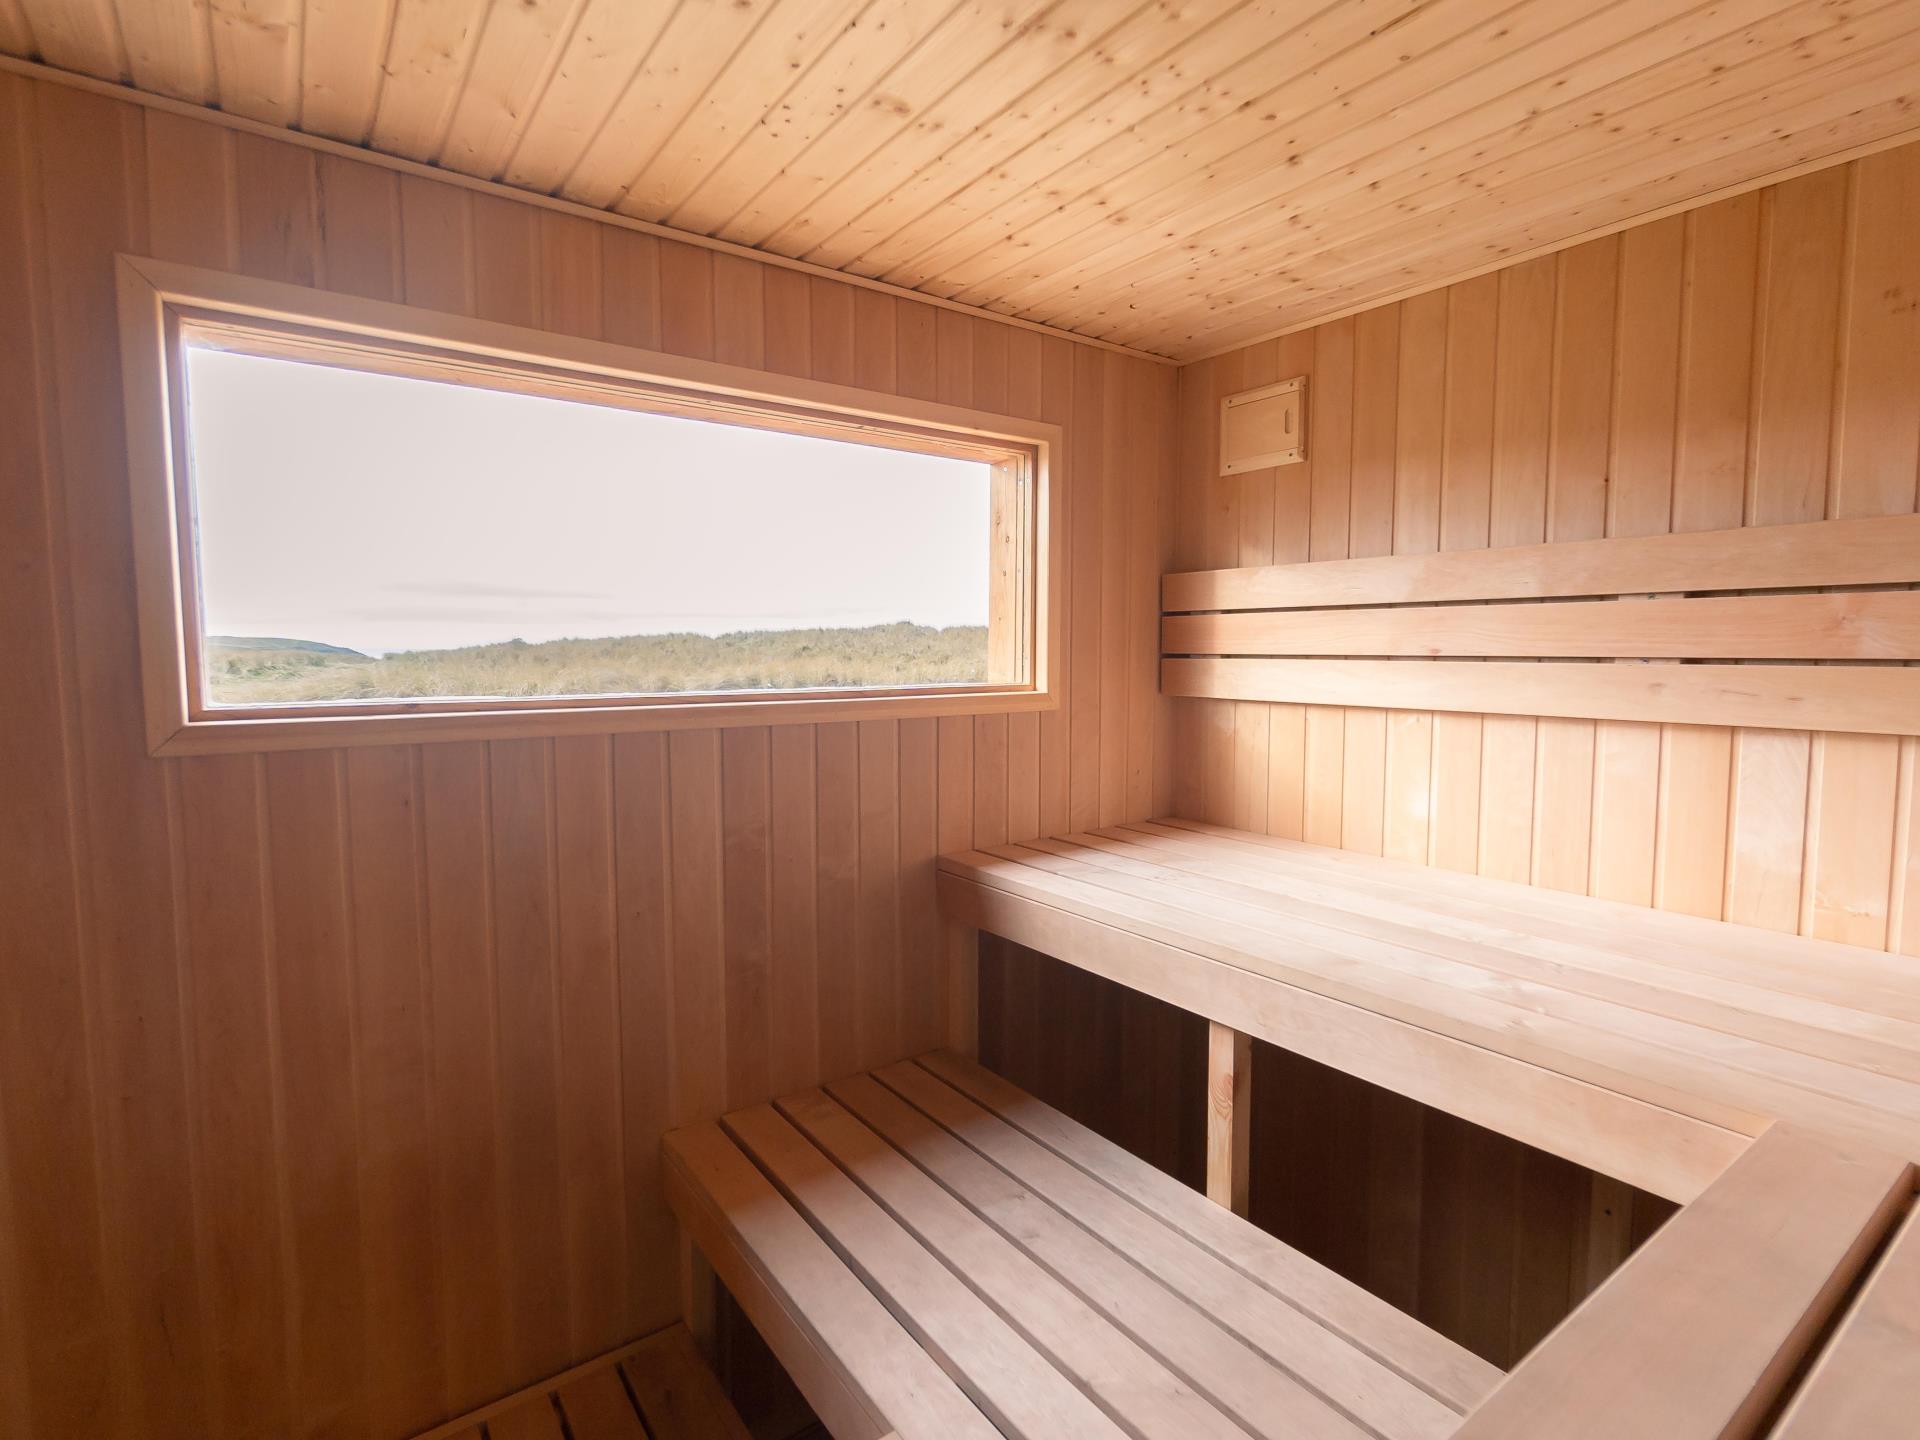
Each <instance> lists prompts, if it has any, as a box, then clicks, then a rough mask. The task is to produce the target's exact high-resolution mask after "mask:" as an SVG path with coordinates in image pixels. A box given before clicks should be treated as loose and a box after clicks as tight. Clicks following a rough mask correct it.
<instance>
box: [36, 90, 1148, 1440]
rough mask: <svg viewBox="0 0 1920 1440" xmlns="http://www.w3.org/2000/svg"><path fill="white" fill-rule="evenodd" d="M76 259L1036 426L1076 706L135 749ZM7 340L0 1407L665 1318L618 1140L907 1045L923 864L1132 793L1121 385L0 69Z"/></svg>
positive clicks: (921, 931)
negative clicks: (170, 267)
mask: <svg viewBox="0 0 1920 1440" xmlns="http://www.w3.org/2000/svg"><path fill="white" fill-rule="evenodd" d="M115 251H130V252H135V253H151V254H155V255H160V256H163V257H166V258H172V259H179V260H185V261H190V262H193V263H200V264H208V265H214V266H221V267H226V268H238V269H241V270H244V271H247V272H250V273H254V274H258V275H263V276H271V277H274V278H281V279H291V280H297V281H302V282H306V283H314V284H319V285H322V286H327V287H331V288H335V289H340V290H350V291H353V292H355V293H360V294H367V295H385V296H394V297H397V298H400V299H403V300H405V301H407V302H409V303H413V304H419V305H425V306H429V307H433V308H440V309H446V310H452V311H459V312H466V313H474V314H480V315H486V316H492V317H496V318H500V319H504V320H511V321H516V322H519V323H523V324H532V325H538V326H544V327H546V328H550V329H554V330H558V331H563V332H566V333H571V334H577V335H589V336H592V335H599V336H603V337H604V338H607V339H610V340H615V341H619V342H622V343H628V344H635V345H641V346H655V345H660V346H665V347H666V348H668V349H671V350H674V351H677V352H679V353H683V354H689V355H713V356H717V357H718V358H721V359H724V360H728V361H732V362H734V363H740V364H748V365H764V366H766V367H767V368H770V369H775V370H779V371H782V372H784V373H791V374H799V375H808V374H811V375H815V376H820V377H822V378H828V379H834V380H842V381H846V382H848V383H853V384H860V385H866V386H871V387H876V388H879V389H883V390H897V391H898V392H899V393H902V394H914V395H927V396H932V395H940V396H943V397H945V398H953V399H960V400H963V401H965V400H969V399H970V400H972V401H973V402H974V403H979V404H986V405H991V406H996V407H1005V408H1008V409H1010V410H1013V411H1016V412H1018V413H1021V414H1027V415H1040V416H1044V417H1045V418H1048V419H1051V420H1055V421H1057V422H1059V423H1061V424H1063V425H1065V426H1066V427H1067V430H1068V441H1067V451H1068V455H1067V464H1068V466H1069V467H1070V469H1069V473H1068V475H1067V477H1066V483H1067V486H1068V496H1069V505H1068V527H1069V534H1068V536H1067V546H1066V551H1067V555H1068V557H1069V561H1070V564H1071V566H1072V569H1071V572H1070V574H1069V576H1068V585H1067V589H1068V593H1069V604H1070V606H1071V607H1072V610H1073V612H1074V613H1072V614H1070V616H1069V629H1068V633H1069V635H1070V636H1071V637H1072V645H1071V648H1070V651H1069V654H1068V665H1069V676H1068V684H1069V687H1070V701H1069V705H1068V707H1067V708H1066V709H1064V710H1062V711H1059V712H1049V713H1047V714H1044V715H1037V716H1025V717H1016V718H1015V719H1013V720H1012V721H1009V720H1008V719H1007V718H1006V717H979V718H976V717H969V716H962V717H956V718H950V719H944V720H941V721H938V722H935V721H932V720H924V721H903V722H899V723H896V722H893V721H882V722H867V723H864V724H860V725H839V726H820V727H814V726H780V727H773V728H770V729H769V728H757V729H756V728H749V729H744V730H733V731H728V732H725V734H724V735H723V734H722V733H720V732H692V731H678V732H674V733H673V734H672V735H671V736H668V735H640V734H635V735H621V736H618V737H613V738H611V739H609V738H596V737H582V738H577V739H570V740H564V741H559V742H547V741H540V740H534V741H511V742H506V741H503V742H493V743H457V744H442V745H427V746H419V747H393V748H388V749H362V750H356V751H354V752H352V753H351V754H348V753H345V752H325V751H315V752H302V753H297V754H288V755H279V756H274V757H271V758H270V759H262V758H258V757H252V756H231V757H219V758H209V759H193V760H168V761H156V760H152V759H150V758H148V757H147V755H146V754H145V750H144V746H143V745H142V742H141V738H140V732H141V719H140V709H139V676H138V669H137V660H136V658H135V652H134V648H133V629H134V618H135V617H134V608H133V587H132V575H131V564H130V544H129V539H128V507H127V500H126V494H125V487H126V474H125V464H124V456H123V444H122V440H121V433H120V427H121V419H120V417H121V402H120V395H119V390H118V386H119V366H118V363H117V360H116V338H115V337H116V329H115V318H114V315H115V301H114V291H113V269H112V256H113V254H114V252H115ZM0 324H4V327H5V333H6V335H7V337H8V345H9V349H8V358H9V364H8V365H7V367H6V368H5V370H4V373H3V374H0V428H3V430H4V434H5V437H6V438H5V442H4V444H0V551H3V558H4V563H0V607H3V611H4V616H5V622H4V624H0V654H3V655H4V656H5V658H6V660H7V662H8V664H9V672H8V673H9V674H10V675H11V676H12V677H13V679H14V680H15V682H16V683H15V684H14V685H13V686H12V687H10V689H9V692H8V693H9V695H10V696H11V697H12V698H11V699H10V700H9V701H8V702H7V703H6V705H5V723H4V725H0V737H3V738H0V773H3V774H4V776H5V783H4V791H5V794H6V803H5V806H4V808H3V809H0V869H3V870H4V873H5V875H6V877H7V879H6V884H5V886H4V887H0V935H3V936H4V937H5V939H4V942H0V943H3V945H4V948H3V949H0V992H3V993H4V994H5V997H6V1000H5V1003H4V1004H3V1005H0V1430H4V1431H5V1433H6V1434H8V1435H9V1436H20V1437H23V1440H28V1437H31V1440H51V1437H66V1436H69V1435H77V1434H86V1435H94V1436H101V1437H112V1436H129V1437H131V1436H142V1437H146V1436H156V1437H158V1436H182V1437H188V1436H191V1437H201V1436H222V1435H232V1436H241V1435H245V1436H252V1435H260V1434H273V1435H289V1436H294V1435H308V1434H314V1435H317V1434H322V1433H325V1434H328V1435H337V1436H368V1437H390V1436H399V1435H405V1434H409V1433H412V1432H413V1431H415V1430H418V1429H421V1428H424V1427H425V1426H427V1425H429V1424H431V1423H433V1422H434V1421H436V1420H438V1419H440V1418H442V1417H444V1416H446V1415H449V1414H453V1413H457V1412H458V1411H461V1410H464V1409H466V1408H468V1407H470V1406H472V1405H474V1404H475V1403H477V1402H480V1401H483V1400H485V1399H487V1398H489V1397H491V1396H494V1395H498V1394H501V1393H504V1392H507V1391H511V1390H513V1389H515V1388H517V1387H519V1386H521V1385H524V1384H526V1383H528V1382H530V1381H532V1380H535V1379H537V1378H539V1377H541V1376H542V1375H544V1374H547V1373H550V1372H552V1371H554V1370H557V1369H559V1368H561V1367H562V1366H564V1365H566V1364H568V1363H570V1362H572V1361H576V1360H579V1359H582V1358H585V1357H586V1356H588V1355H590V1354H593V1353H596V1352H598V1351H601V1350H604V1349H605V1348H607V1347H608V1346H610V1345H612V1344H614V1343H615V1342H617V1341H619V1340H622V1339H625V1338H628V1337H631V1336H637V1335H639V1334H641V1333H643V1332H644V1331H646V1330H648V1329H651V1328H653V1327H655V1326H657V1325H659V1324H661V1323H663V1322H664V1321H665V1320H667V1319H668V1318H669V1317H670V1316H671V1314H672V1313H673V1311H674V1310H675V1308H676V1306H677V1295H676V1260H675V1249H674V1231H673V1226H672V1222H671V1220H670V1217H669V1216H668V1215H667V1214H666V1212H665V1209H664V1206H663V1204H662V1202H661V1198H660V1191H659V1184H658V1157H657V1148H658V1140H659V1136H660V1133H661V1132H662V1130H663V1129H664V1128H666V1127H668V1126H670V1125H673V1124H678V1123H682V1122H685V1121H687V1120H690V1119H693V1118H695V1117H699V1116H704V1115H711V1114H715V1113H718V1112H719V1111H721V1110H722V1109H724V1108H727V1107H730V1106H736V1105H741V1104H745V1103H749V1102H752V1101H755V1100H758V1099H761V1098H764V1097H765V1096H768V1095H770V1094H774V1093H778V1092H779V1091H782V1090H785V1089H789V1088H791V1087H794V1086H798V1085H801V1084H805V1083H812V1082H814V1081H817V1080H820V1079H823V1078H826V1077H828V1076H830V1075H833V1074H837V1073H840V1072H844V1071H846V1070H849V1069H852V1068H855V1067H857V1066H866V1065H871V1064H875V1063H878V1062H882V1061H885V1060H888V1059H890V1058H894V1057H897V1056H900V1055H904V1054H908V1053H911V1052H913V1051H917V1050H920V1049H924V1048H926V1047H928V1046H930V1045H932V1044H935V1043H938V1042H939V1041H940V1040H941V1039H942V1037H943V1036H944V1033H945V1016H944V1006H945V989H944V980H943V975H942V972H941V963H942V957H941V951H940V946H939V932H938V930H937V928H936V927H935V925H934V923H933V908H932V906H933V902H932V868H933V867H932V857H933V856H934V854H935V853H936V852H937V850H939V849H942V848H954V847H956V846H964V845H967V844H971V843H973V840H974V837H975V835H976V834H979V835H980V836H981V837H982V838H988V837H991V836H998V835H1001V834H1004V833H1011V832H1013V831H1014V830H1016V829H1017V830H1018V831H1019V832H1021V833H1025V834H1032V833H1034V832H1035V831H1036V830H1039V829H1047V830H1059V829H1063V828H1065V826H1066V824H1067V823H1068V816H1069V813H1071V814H1072V815H1073V816H1074V817H1075V818H1076V819H1078V820H1080V821H1084V822H1086V823H1092V822H1093V821H1095V820H1102V821H1111V820H1118V819H1123V818H1133V817H1143V816H1145V815H1147V814H1148V813H1150V812H1151V811H1152V810H1153V809H1154V808H1155V805H1156V797H1163V798H1164V797H1166V796H1169V795H1170V794H1171V791H1172V777H1171V774H1170V772H1169V770H1168V769H1167V765H1168V763H1169V762H1170V758H1171V756H1172V754H1173V749H1172V746H1171V744H1170V741H1169V739H1168V737H1167V736H1166V735H1165V734H1164V733H1163V723H1162V722H1163V715H1164V708H1163V703H1162V702H1161V701H1160V699H1159V698H1158V696H1157V694H1156V692H1155V690H1154V688H1153V676H1154V674H1155V664H1156V661H1155V655H1156V645H1155V635H1154V625H1153V624H1152V623H1151V617H1152V615H1153V613H1154V611H1155V610H1156V609H1157V582H1158V575H1159V573H1160V572H1161V571H1162V570H1163V569H1165V568H1167V561H1168V560H1169V558H1170V556H1169V555H1168V553H1167V548H1168V542H1167V540H1166V538H1165V535H1164V532H1163V528H1162V527H1163V524H1164V523H1165V522H1166V521H1167V520H1169V519H1170V517H1171V514H1172V510H1171V505H1170V493H1171V492H1170V486H1169V485H1168V484H1167V481H1168V478H1169V472H1170V467H1171V459H1172V454H1173V443H1172V437H1171V434H1170V432H1169V429H1168V427H1169V426H1170V424H1171V418H1172V415H1173V413H1174V400H1173V394H1174V384H1175V380H1174V374H1173V372H1172V371H1171V370H1169V369H1167V368H1165V367H1161V366H1157V365H1152V364H1149V363H1147V362H1144V361H1136V360H1132V359H1130V358H1126V357H1122V356H1118V355H1114V354H1112V353H1110V352H1104V351H1097V350H1092V349H1089V348H1087V347H1083V346H1080V345H1077V344H1075V343H1073V342H1071V341H1069V340H1066V339H1064V338H1059V337H1054V336H1040V335H1037V334H1035V333H1033V332H1031V331H1021V330H1008V329H1005V328H1003V327H1000V326H997V325H995V324H992V323H990V322H987V321H984V320H980V319H977V318H975V317H969V316H963V315H958V314H956V313H954V312H951V311H944V310H941V311H936V310H934V309H932V308H930V307H924V306H919V305H917V304H915V303H913V302H910V301H901V300H897V299H895V298H894V297H892V296H889V295H884V294H879V293H876V292H872V291H859V290H855V289H853V288H852V287H847V286H843V285H840V284H838V283H837V282H834V281H831V280H827V279H822V278H818V277H806V276H799V275H796V274H795V273H794V272H792V271H787V270H779V269H765V268H763V267H761V266H760V265H758V264H757V263H755V262H752V261H749V260H744V259H740V258H737V257H731V256H718V257H716V256H715V255H714V254H713V253H712V252H711V251H708V250H705V249H699V248H694V247H691V246H686V245H681V244H679V243H677V242H674V241H671V240H665V239H661V238H657V237H654V236H650V235H642V234H636V233H634V232H632V231H628V230H622V229H618V228H615V227H611V226H601V225H599V224H597V223H594V222H591V221H587V220H584V219H580V218H577V217H572V216H562V215H556V214H553V213H551V212H547V211H542V210H540V209H538V208H537V207H534V206H526V205H520V204H517V203H515V202H512V201H508V200H504V199H500V198H497V197H492V196H486V195H476V194H474V193H472V192H470V191H467V190H463V189H458V188H454V187H450V186H445V185H441V184H439V183H437V182H434V181H432V180H427V179H423V178H418V177H413V176H404V177H402V176H396V175H394V174H393V173H392V172H391V171H388V170H384V169H379V168H376V167H372V166H366V165H361V164H359V163H358V162H354V161H351V160H347V159H342V158H337V157H333V156H327V157H316V156H315V155H314V153H313V152H311V151H309V150H306V149H302V148H299V147H297V146H294V145H289V144H282V143H281V142H278V141H274V140H270V139H265V138H261V137H259V136H252V135H236V134H234V133H233V132H231V131H228V130H225V129H222V128H219V127H217V126H213V125H208V124H203V123H200V122H197V121H192V120H186V119H182V118H178V117H175V116H171V115H167V114H162V113H157V112H154V111H151V110H145V109H141V108H138V107H135V106H133V105H129V104H125V103H122V102H119V101H115V100H110V99H107V98H103V97H100V96H95V95H90V94H87V93H83V92H80V91H76V90H72V89H68V88H65V87H61V86H54V85H45V84H41V83H38V82H33V81H29V80H26V79H23V78H21V77H19V76H16V75H0ZM1114 427H1124V431H1123V433H1111V432H1113V430H1114Z"/></svg>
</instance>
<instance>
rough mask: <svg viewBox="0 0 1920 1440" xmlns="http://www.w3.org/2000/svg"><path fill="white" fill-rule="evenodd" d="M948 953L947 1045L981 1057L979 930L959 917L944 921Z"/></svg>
mask: <svg viewBox="0 0 1920 1440" xmlns="http://www.w3.org/2000/svg"><path fill="white" fill-rule="evenodd" d="M941 930H942V932H943V934H942V943H943V944H944V945H945V947H946V955H947V1048H948V1049H949V1050H951V1051H953V1052H954V1053H955V1054H956V1055H964V1056H966V1057H967V1058H968V1059H970V1060H977V1059H978V1058H979V1057H980V932H979V931H978V930H976V929H974V928H973V927H972V926H971V925H962V924H961V923H960V922H959V921H957V920H946V921H943V922H942V923H941Z"/></svg>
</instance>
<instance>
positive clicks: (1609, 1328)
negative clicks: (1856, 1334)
mask: <svg viewBox="0 0 1920 1440" xmlns="http://www.w3.org/2000/svg"><path fill="white" fill-rule="evenodd" d="M1912 1189H1913V1169H1912V1166H1911V1165H1909V1164H1908V1163H1907V1162H1906V1161H1904V1160H1899V1159H1895V1158H1893V1157H1890V1156H1887V1155H1883V1154H1879V1153H1877V1152H1874V1151H1869V1150H1865V1149H1863V1148H1861V1147H1857V1146H1848V1145H1845V1144H1842V1143H1840V1142H1835V1141H1831V1140H1829V1139H1827V1138H1826V1137H1823V1136H1815V1135H1811V1134H1808V1133H1805V1132H1801V1131H1796V1130H1794V1129H1792V1128H1790V1127H1787V1126H1777V1127H1775V1128H1774V1129H1772V1130H1770V1131H1768V1133H1767V1134H1766V1135H1765V1136H1764V1137H1762V1139H1761V1140H1759V1141H1758V1142H1757V1143H1756V1144H1754V1145H1753V1147H1752V1148H1751V1149H1749V1150H1748V1152H1747V1153H1746V1154H1745V1155H1743V1156H1742V1157H1741V1158H1740V1160H1739V1161H1737V1162H1736V1163H1735V1164H1734V1165H1733V1166H1732V1167H1731V1168H1730V1169H1729V1170H1728V1171H1727V1173H1726V1175H1725V1176H1723V1177H1722V1178H1721V1179H1720V1180H1719V1181H1718V1182H1717V1183H1715V1184H1714V1185H1713V1186H1712V1188H1710V1189H1709V1190H1708V1191H1707V1192H1706V1193H1705V1194H1703V1195H1702V1196H1701V1197H1700V1198H1699V1199H1698V1200H1696V1201H1695V1202H1694V1203H1693V1204H1691V1205H1689V1206H1688V1207H1687V1208H1686V1209H1684V1210H1682V1211H1681V1212H1680V1213H1679V1214H1678V1215H1676V1216H1675V1217H1674V1218H1673V1219H1672V1220H1670V1221H1668V1222H1667V1224H1666V1226H1665V1227H1664V1228H1662V1229H1661V1230H1660V1232H1659V1233H1658V1234H1656V1235H1655V1236H1654V1237H1653V1239H1652V1240H1650V1241H1648V1242H1647V1244H1646V1245H1645V1246H1644V1247H1643V1248H1642V1249H1641V1250H1640V1251H1639V1253H1637V1254H1636V1255H1635V1256H1634V1257H1633V1258H1632V1259H1631V1260H1629V1261H1628V1262H1627V1264H1626V1265H1625V1266H1623V1267H1622V1268H1621V1269H1620V1270H1619V1271H1618V1272H1616V1273H1615V1275H1614V1276H1613V1277H1612V1278H1611V1279H1609V1280H1608V1281H1607V1282H1606V1284H1604V1285H1603V1286H1601V1288H1600V1289H1599V1290H1598V1291H1596V1292H1595V1293H1594V1294H1593V1295H1592V1296H1591V1297H1590V1298H1589V1299H1588V1300H1587V1302H1586V1303H1585V1304H1584V1305H1582V1306H1581V1307H1580V1309H1578V1310H1576V1311H1575V1312H1574V1313H1573V1315H1572V1316H1570V1317H1569V1318H1568V1319H1567V1321H1566V1322H1565V1323H1564V1324H1562V1325H1561V1326H1560V1328H1559V1329H1558V1330H1556V1331H1554V1333H1553V1334H1552V1335H1550V1336H1548V1337H1547V1339H1546V1340H1545V1341H1544V1342H1543V1343H1542V1344H1541V1345H1540V1346H1539V1347H1538V1348H1537V1349H1536V1350H1535V1351H1534V1352H1533V1353H1532V1354H1531V1355H1530V1356H1528V1357H1527V1358H1526V1359H1525V1360H1524V1361H1522V1362H1521V1364H1520V1367H1519V1368H1518V1369H1517V1370H1515V1371H1514V1372H1513V1374H1512V1375H1511V1376H1509V1377H1508V1378H1507V1381H1506V1382H1505V1383H1504V1384H1503V1385H1501V1386H1500V1387H1499V1388H1498V1389H1497V1390H1495V1391H1494V1392H1493V1394H1492V1395H1491V1396H1490V1397H1489V1398H1488V1400H1487V1401H1486V1403H1485V1404H1484V1405H1482V1406H1481V1407H1480V1408H1479V1409H1478V1410H1476V1411H1474V1413H1473V1414H1472V1415H1471V1416H1469V1417H1468V1419H1467V1421H1466V1423H1465V1424H1464V1425H1463V1426H1462V1427H1461V1428H1460V1431H1459V1434H1458V1436H1457V1440H1539V1437H1541V1436H1546V1435H1551V1436H1553V1437H1555V1440H1617V1437H1619V1436H1623V1435H1658V1436H1660V1437H1662V1440H1720V1437H1724V1436H1727V1435H1746V1434H1751V1433H1753V1427H1754V1426H1755V1425H1757V1424H1758V1423H1759V1421H1760V1419H1761V1418H1762V1417H1764V1415H1765V1414H1766V1413H1767V1412H1768V1411H1769V1410H1770V1409H1771V1407H1772V1406H1774V1405H1775V1404H1776V1403H1777V1402H1778V1400H1779V1397H1780V1392H1781V1389H1782V1387H1783V1386H1784V1385H1785V1384H1786V1383H1787V1381H1788V1380H1789V1379H1790V1377H1791V1375H1792V1373H1793V1370H1794V1367H1795V1366H1796V1365H1797V1364H1798V1363H1799V1361H1800V1359H1801V1357H1802V1355H1803V1353H1804V1351H1805V1348H1806V1346H1807V1344H1808V1342H1809V1341H1810V1339H1811V1337H1812V1336H1813V1335H1814V1334H1816V1333H1817V1332H1818V1330H1819V1328H1820V1327H1821V1326H1822V1325H1823V1324H1824V1323H1825V1322H1826V1321H1827V1320H1828V1319H1829V1318H1830V1317H1831V1315H1832V1313H1833V1311H1834V1308H1835V1307H1836V1306H1837V1305H1838V1304H1840V1303H1841V1301H1842V1300H1843V1299H1844V1297H1845V1295H1846V1292H1847V1290H1848V1289H1849V1287H1850V1286H1851V1285H1852V1284H1853V1282H1854V1281H1855V1280H1856V1279H1857V1278H1858V1276H1859V1273H1860V1270H1861V1267H1862V1266H1863V1265H1864V1264H1865V1263H1866V1261H1867V1259H1868V1257H1869V1256H1870V1255H1871V1254H1872V1252H1873V1250H1874V1248H1875V1246H1876V1245H1878V1244H1879V1242H1880V1241H1881V1240H1882V1239H1883V1238H1884V1237H1885V1235H1886V1233H1887V1231H1888V1228H1889V1227H1890V1226H1891V1225H1892V1224H1893V1223H1894V1222H1895V1220H1896V1219H1897V1218H1898V1216H1899V1214H1900V1212H1901V1210H1902V1209H1903V1208H1904V1207H1905V1205H1906V1204H1907V1203H1908V1202H1909V1200H1910V1198H1911V1195H1912Z"/></svg>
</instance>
